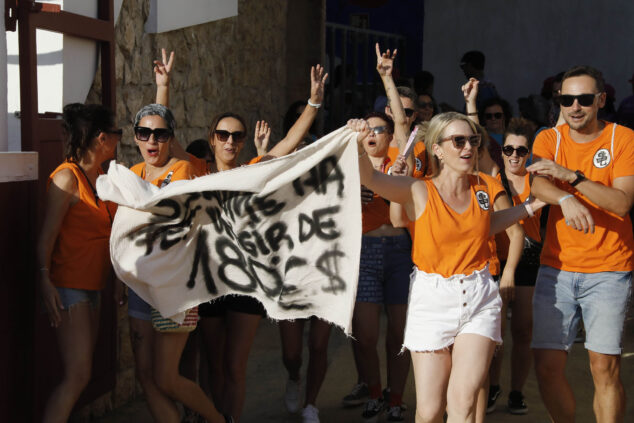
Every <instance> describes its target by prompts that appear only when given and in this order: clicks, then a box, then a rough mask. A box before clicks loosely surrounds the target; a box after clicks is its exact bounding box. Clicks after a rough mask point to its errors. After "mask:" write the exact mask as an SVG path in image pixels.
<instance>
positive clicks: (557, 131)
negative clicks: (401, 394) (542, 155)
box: [553, 127, 561, 163]
mask: <svg viewBox="0 0 634 423" xmlns="http://www.w3.org/2000/svg"><path fill="white" fill-rule="evenodd" d="M553 129H554V130H555V132H556V133H557V146H556V147H555V157H554V160H553V161H554V162H555V163H557V154H559V144H560V143H561V132H559V129H557V127H554V128H553Z"/></svg>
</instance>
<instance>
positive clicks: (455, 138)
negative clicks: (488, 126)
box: [440, 134, 482, 149]
mask: <svg viewBox="0 0 634 423" xmlns="http://www.w3.org/2000/svg"><path fill="white" fill-rule="evenodd" d="M449 140H451V142H452V143H453V146H454V147H456V148H457V149H463V148H464V146H465V145H466V144H467V143H469V144H470V145H471V147H478V146H480V140H482V135H480V134H474V135H452V136H450V137H445V138H442V139H441V140H440V142H443V141H449Z"/></svg>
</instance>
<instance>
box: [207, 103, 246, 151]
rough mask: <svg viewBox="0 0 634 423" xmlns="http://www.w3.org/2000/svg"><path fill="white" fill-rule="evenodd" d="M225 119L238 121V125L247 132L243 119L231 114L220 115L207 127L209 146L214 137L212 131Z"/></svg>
mask: <svg viewBox="0 0 634 423" xmlns="http://www.w3.org/2000/svg"><path fill="white" fill-rule="evenodd" d="M225 118H234V119H236V120H238V121H240V124H241V125H242V127H243V128H244V132H247V124H246V123H245V122H244V118H243V117H242V116H240V115H239V114H237V113H233V112H225V113H221V114H219V115H216V116H214V118H213V119H212V120H211V125H210V126H209V133H208V134H207V140H208V141H209V143H210V145H211V140H212V139H213V136H214V131H215V130H216V128H217V127H218V124H219V123H220V121H221V120H223V119H225ZM212 151H213V149H212Z"/></svg>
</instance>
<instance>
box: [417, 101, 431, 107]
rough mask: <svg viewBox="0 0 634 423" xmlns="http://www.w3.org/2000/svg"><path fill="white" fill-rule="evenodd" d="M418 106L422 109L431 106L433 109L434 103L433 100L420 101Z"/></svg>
mask: <svg viewBox="0 0 634 423" xmlns="http://www.w3.org/2000/svg"><path fill="white" fill-rule="evenodd" d="M418 107H420V108H421V109H426V108H428V107H429V108H430V109H433V108H434V103H432V102H431V101H429V102H427V101H420V102H419V103H418Z"/></svg>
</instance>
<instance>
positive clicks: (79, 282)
mask: <svg viewBox="0 0 634 423" xmlns="http://www.w3.org/2000/svg"><path fill="white" fill-rule="evenodd" d="M63 119H64V122H63V127H64V131H65V135H66V146H65V148H66V151H65V156H66V161H65V162H64V163H62V164H61V165H60V166H59V167H58V168H57V169H55V171H54V172H53V173H52V174H51V176H50V177H49V180H48V193H47V197H46V203H47V204H46V213H45V214H44V216H45V217H44V223H43V225H42V231H41V233H40V238H39V241H38V244H37V259H38V264H39V268H40V286H39V288H40V291H41V294H42V298H43V303H44V305H45V307H46V310H47V312H48V315H49V319H50V322H51V326H52V327H54V328H55V331H56V335H57V341H58V346H59V349H60V353H61V357H62V364H63V366H64V377H63V380H62V382H61V383H60V384H59V385H58V386H57V387H56V388H55V390H54V391H53V393H52V394H51V397H50V398H49V399H48V402H47V403H46V408H45V410H44V417H43V421H44V422H53V421H55V422H62V421H64V422H65V421H67V420H68V417H69V416H70V413H71V411H72V409H73V407H74V405H75V402H76V401H77V399H78V398H79V395H80V394H81V392H82V391H83V390H84V388H85V387H86V385H87V384H88V382H89V381H90V374H91V369H92V357H93V352H94V349H95V342H96V341H97V328H98V326H99V313H100V311H99V303H100V295H99V294H100V291H101V290H102V289H103V288H104V287H105V284H106V283H107V282H108V281H109V280H110V279H112V266H111V264H110V254H109V250H108V242H109V240H110V229H111V227H112V218H113V216H114V214H115V212H116V205H114V204H111V203H107V202H104V201H102V200H100V199H99V197H98V196H97V192H96V191H95V188H94V187H95V182H96V180H97V176H98V175H100V174H102V173H103V172H102V170H101V163H103V162H104V161H106V160H109V159H112V158H114V153H115V149H116V146H117V143H118V142H119V140H120V139H121V130H120V129H116V127H115V124H114V116H113V115H112V113H111V112H110V111H109V110H108V109H107V108H105V107H103V106H101V105H83V104H79V103H75V104H69V105H67V106H65V107H64V115H63Z"/></svg>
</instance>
